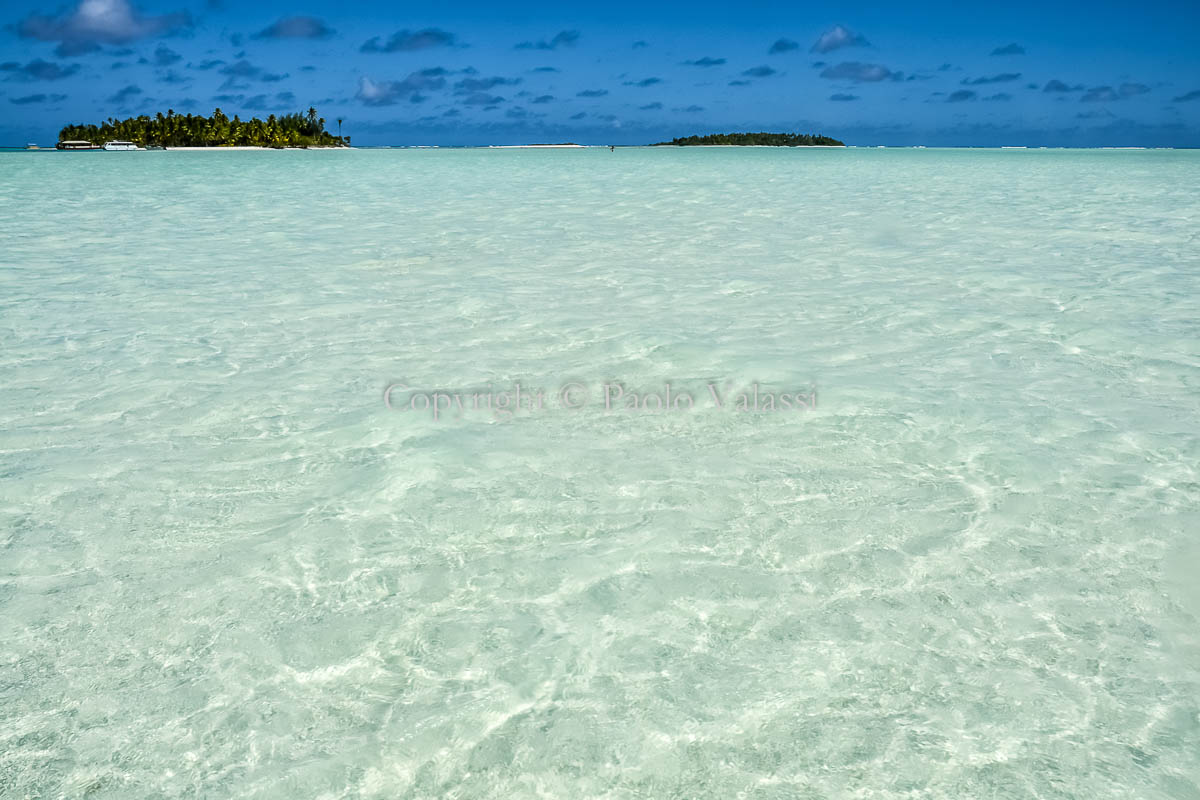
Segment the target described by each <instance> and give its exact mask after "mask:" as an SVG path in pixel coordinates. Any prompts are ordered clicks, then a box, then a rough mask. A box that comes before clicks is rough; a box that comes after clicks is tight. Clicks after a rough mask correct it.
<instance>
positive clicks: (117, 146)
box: [104, 141, 138, 150]
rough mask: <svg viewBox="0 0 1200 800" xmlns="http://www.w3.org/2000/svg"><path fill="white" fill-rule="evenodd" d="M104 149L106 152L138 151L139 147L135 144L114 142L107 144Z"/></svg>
mask: <svg viewBox="0 0 1200 800" xmlns="http://www.w3.org/2000/svg"><path fill="white" fill-rule="evenodd" d="M104 149H105V150H137V149H138V146H137V145H136V144H134V143H133V142H121V141H113V142H105V144H104Z"/></svg>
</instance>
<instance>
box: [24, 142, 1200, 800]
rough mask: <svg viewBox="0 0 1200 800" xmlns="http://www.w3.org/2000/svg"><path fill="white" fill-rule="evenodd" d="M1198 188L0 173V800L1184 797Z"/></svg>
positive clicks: (584, 166)
mask: <svg viewBox="0 0 1200 800" xmlns="http://www.w3.org/2000/svg"><path fill="white" fill-rule="evenodd" d="M1198 185H1200V152H1157V151H1144V152H1141V151H1139V152H1124V151H1122V152H1070V151H935V150H927V151H852V150H847V151H831V150H785V151H778V150H763V149H748V150H725V149H720V150H622V151H618V152H615V153H610V152H608V151H607V150H587V151H542V152H537V151H511V150H509V151H354V152H315V151H314V152H282V153H274V152H266V153H171V152H166V153H128V154H104V153H94V154H93V153H79V154H25V153H9V154H4V155H0V245H2V246H0V337H2V340H3V348H2V349H0V374H2V375H3V381H0V642H3V648H0V796H3V797H5V798H8V797H14V798H22V797H60V796H63V797H81V796H87V797H91V798H135V797H138V798H140V797H214V798H215V797H238V798H243V797H244V798H297V797H320V798H358V797H363V798H401V797H404V798H435V797H458V798H476V797H496V798H513V797H543V798H581V797H607V798H626V797H643V798H670V797H679V798H685V797H687V798H690V797H698V798H699V797H705V798H707V797H711V798H735V797H747V798H795V797H803V798H842V797H872V798H900V797H905V798H911V797H937V798H955V799H956V800H957V799H958V798H983V797H1004V798H1015V797H1028V798H1034V797H1038V798H1059V797H1061V798H1067V797H1080V798H1082V797H1086V798H1108V797H1113V798H1115V797H1138V798H1195V797H1200V624H1198V622H1200V585H1198V584H1197V582H1196V576H1197V574H1200V539H1198V537H1200V466H1198V465H1200V234H1198V231H1200V194H1198V193H1197V191H1196V187H1197V186H1198ZM518 382H519V383H521V385H522V391H523V392H524V394H523V402H524V404H525V405H523V406H522V408H521V409H520V410H518V411H517V412H516V413H513V414H512V415H511V416H510V415H507V414H504V413H497V412H496V411H495V409H494V408H493V409H492V410H491V411H489V410H488V409H487V408H486V407H484V408H479V409H476V408H472V407H471V406H470V400H469V399H468V400H467V402H466V404H465V406H466V407H465V408H464V409H463V410H462V411H461V412H460V411H458V409H457V408H456V407H454V406H453V404H454V401H453V400H445V401H443V400H441V399H439V398H435V399H434V401H433V402H434V403H435V405H438V406H439V407H441V406H444V405H451V408H450V409H444V408H440V413H439V418H438V419H437V420H434V418H433V414H432V412H431V411H429V412H427V411H424V410H422V409H423V405H422V402H423V400H429V399H430V395H431V394H432V393H434V392H435V391H437V392H440V393H441V394H444V395H446V396H451V395H453V394H455V393H457V394H459V395H460V396H463V395H467V396H468V398H469V395H470V394H472V393H474V394H488V395H490V396H491V397H492V398H493V399H496V398H499V397H500V395H502V394H504V393H505V392H509V393H510V394H509V398H510V400H511V399H512V398H511V390H512V387H513V386H514V384H516V383H518ZM606 382H607V383H609V384H614V385H615V384H616V383H618V382H619V383H621V384H622V386H623V389H622V390H623V391H624V392H625V394H623V395H621V397H619V398H617V400H616V401H615V402H614V403H612V405H613V406H614V408H612V409H611V410H606V409H605V407H604V392H605V389H604V384H605V383H606ZM756 382H757V383H758V385H759V391H760V395H763V396H765V394H766V393H768V392H771V393H774V394H776V396H778V394H779V393H787V394H791V395H792V398H793V400H794V399H795V394H801V395H803V396H805V397H810V398H811V395H812V392H813V390H814V389H815V396H816V399H815V403H812V404H811V405H813V406H815V407H809V405H810V404H809V403H807V402H805V403H801V404H800V405H801V406H802V407H801V408H798V409H797V408H793V409H791V410H782V409H780V408H778V407H777V408H776V409H775V410H774V411H763V410H761V408H760V411H758V412H755V411H753V409H752V408H751V410H749V411H743V410H739V409H738V408H737V401H736V397H737V395H738V394H739V392H740V391H741V389H742V388H743V387H752V385H753V384H754V383H756ZM397 383H399V384H403V386H402V387H395V388H393V391H392V393H391V394H390V395H388V399H389V400H390V401H391V408H390V409H389V407H388V406H387V405H385V402H384V400H385V397H384V393H385V388H386V387H388V386H389V385H392V384H397ZM667 383H670V384H671V386H672V392H673V393H674V394H673V397H674V398H678V397H679V396H680V392H689V393H690V394H691V396H692V399H693V403H694V406H695V407H694V408H693V409H692V410H691V411H688V410H687V409H686V403H681V407H680V408H678V409H672V410H670V411H668V412H663V413H655V412H654V411H653V408H654V401H652V400H643V399H642V395H644V394H646V393H654V394H656V395H659V396H661V395H662V394H663V392H664V389H665V384H667ZM489 384H490V385H491V388H490V389H489V388H488V385H489ZM709 384H712V386H713V389H714V390H715V391H716V392H717V394H718V397H721V398H722V400H723V407H721V408H717V407H716V404H715V402H714V400H713V397H712V394H711V392H710V390H709V386H708V385H709ZM569 385H574V386H569ZM404 387H408V388H404ZM564 387H568V389H569V390H568V392H567V395H566V396H565V398H564V396H563V394H562V390H563V388H564ZM537 389H541V390H543V392H544V397H543V400H542V407H541V408H538V407H537V405H538V403H537V402H536V401H535V402H534V407H533V408H532V409H531V408H529V407H528V402H529V400H528V398H529V397H530V391H531V390H537ZM608 391H609V396H610V397H612V396H613V395H615V394H616V393H617V390H616V389H613V388H610V389H609V390H608ZM750 391H751V393H752V392H753V389H752V388H751V389H750ZM630 394H637V395H638V405H639V410H637V411H629V410H625V401H627V400H628V399H629V395H630ZM564 399H565V400H567V401H568V403H567V404H568V405H572V406H575V405H578V406H580V407H578V408H566V407H564V403H563V401H564ZM498 402H504V401H503V400H498ZM414 405H416V407H417V409H418V410H416V411H413V410H412V408H413V406H414ZM647 406H649V408H650V409H651V410H650V411H646V410H645V408H646V407H647Z"/></svg>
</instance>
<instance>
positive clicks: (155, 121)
mask: <svg viewBox="0 0 1200 800" xmlns="http://www.w3.org/2000/svg"><path fill="white" fill-rule="evenodd" d="M79 139H82V140H86V141H89V142H92V143H93V144H97V145H99V144H104V143H105V142H110V141H113V140H122V141H128V142H133V143H134V144H138V145H141V146H142V147H145V146H146V145H163V146H165V147H220V146H232V145H243V146H257V147H337V146H340V145H342V144H345V143H346V142H345V140H343V139H341V138H339V137H337V136H334V135H333V134H330V133H327V132H326V130H325V120H324V118H322V117H318V116H317V110H316V109H315V108H310V109H308V113H307V114H285V115H283V116H281V117H277V116H275V115H274V114H272V115H271V116H269V117H267V119H266V121H265V122H264V121H263V120H261V119H259V118H257V117H255V118H254V119H250V120H241V119H238V117H237V116H234V118H233V119H230V118H229V117H227V116H225V115H224V114H223V113H221V109H219V108H218V109H216V110H215V111H213V113H212V116H211V117H204V116H200V115H193V114H176V113H175V112H174V111H170V110H169V111H167V113H166V114H165V115H164V114H162V113H161V112H160V113H158V114H156V115H154V116H153V117H147V116H144V115H143V116H140V117H130V118H129V119H123V120H117V119H112V118H111V117H110V118H109V119H108V120H107V121H106V122H104V123H102V124H100V125H68V126H66V127H65V128H63V129H62V130H61V131H59V132H58V140H59V141H60V142H65V141H71V140H79Z"/></svg>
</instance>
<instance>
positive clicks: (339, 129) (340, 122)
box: [338, 117, 345, 144]
mask: <svg viewBox="0 0 1200 800" xmlns="http://www.w3.org/2000/svg"><path fill="white" fill-rule="evenodd" d="M341 138H342V118H341V117H338V139H341ZM343 144H345V142H343Z"/></svg>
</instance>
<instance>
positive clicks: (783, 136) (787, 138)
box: [655, 133, 846, 147]
mask: <svg viewBox="0 0 1200 800" xmlns="http://www.w3.org/2000/svg"><path fill="white" fill-rule="evenodd" d="M671 145H673V146H675V147H696V146H700V145H709V146H712V145H758V146H760V147H761V146H769V147H813V146H817V145H820V146H824V147H845V146H846V143H845V142H841V141H838V140H837V139H832V138H830V137H828V136H819V135H817V134H812V133H710V134H709V135H708V136H687V137H683V138H679V139H672V140H671V141H669V142H659V143H658V144H656V145H655V147H662V146H671Z"/></svg>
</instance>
